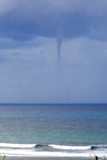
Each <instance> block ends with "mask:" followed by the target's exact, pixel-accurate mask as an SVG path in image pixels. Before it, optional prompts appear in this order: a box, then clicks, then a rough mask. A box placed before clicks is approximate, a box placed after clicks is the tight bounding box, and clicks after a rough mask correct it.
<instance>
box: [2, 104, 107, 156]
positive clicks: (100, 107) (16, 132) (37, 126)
mask: <svg viewBox="0 0 107 160" xmlns="http://www.w3.org/2000/svg"><path fill="white" fill-rule="evenodd" d="M0 154H2V155H8V156H14V155H15V156H18V155H19V156H37V157H65V158H66V157H70V158H72V157H86V158H89V157H91V156H92V157H93V156H94V155H96V154H97V155H98V156H103V157H104V156H107V105H106V104H45V105H43V104H41V105H40V104H1V105H0Z"/></svg>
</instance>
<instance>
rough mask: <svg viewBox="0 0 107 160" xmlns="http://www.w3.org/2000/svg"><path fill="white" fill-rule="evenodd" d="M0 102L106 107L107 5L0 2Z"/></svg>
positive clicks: (73, 0) (81, 0) (99, 0)
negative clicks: (100, 104) (59, 49)
mask: <svg viewBox="0 0 107 160" xmlns="http://www.w3.org/2000/svg"><path fill="white" fill-rule="evenodd" d="M58 38H59V39H60V38H61V42H62V43H61V55H60V64H58V55H57V43H58ZM0 102H17V103H22V102H23V103H24V102H25V103H48V102H49V103H57V102H58V103H88V102H89V103H93V102H94V103H95V102H103V103H106V102H107V0H0Z"/></svg>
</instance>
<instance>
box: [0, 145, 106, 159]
mask: <svg viewBox="0 0 107 160" xmlns="http://www.w3.org/2000/svg"><path fill="white" fill-rule="evenodd" d="M0 155H6V156H35V157H90V156H95V155H98V156H101V157H102V156H107V145H92V146H91V145H90V146H73V145H70V146H67V145H56V144H49V145H47V144H46V145H45V144H11V143H0Z"/></svg>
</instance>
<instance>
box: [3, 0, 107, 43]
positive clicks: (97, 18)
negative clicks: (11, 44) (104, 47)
mask: <svg viewBox="0 0 107 160" xmlns="http://www.w3.org/2000/svg"><path fill="white" fill-rule="evenodd" d="M7 1H8V2H10V10H9V8H8V9H7V10H6V9H4V10H3V13H2V14H1V16H0V36H1V37H2V36H3V37H11V38H14V39H17V40H28V39H31V38H33V37H36V36H44V37H56V35H57V32H58V31H59V30H61V31H62V34H63V36H64V37H68V38H72V37H79V36H87V37H89V38H92V39H94V38H95V39H98V40H106V39H107V29H106V28H107V14H106V13H107V12H106V8H107V2H106V1H105V0H102V1H101V0H99V1H96V0H95V1H94V2H93V1H90V3H89V1H87V0H86V1H87V3H86V1H84V0H80V1H79V0H76V1H73V0H68V1H67V2H66V1H65V0H62V1H61V0H58V1H56V0H55V1H54V2H53V1H51V0H44V1H43V0H36V1H35V0H30V1H29V0H26V1H25V0H19V1H17V0H14V1H13V5H12V4H11V1H9V0H7ZM8 5H9V4H8ZM90 5H92V7H90ZM93 5H95V6H94V9H93ZM4 7H5V8H6V6H4ZM98 11H99V12H98ZM101 32H103V34H100V33H101Z"/></svg>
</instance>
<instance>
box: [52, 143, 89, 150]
mask: <svg viewBox="0 0 107 160" xmlns="http://www.w3.org/2000/svg"><path fill="white" fill-rule="evenodd" d="M49 146H51V147H53V148H56V149H62V150H88V149H91V146H63V145H54V144H53V145H49Z"/></svg>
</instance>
